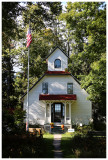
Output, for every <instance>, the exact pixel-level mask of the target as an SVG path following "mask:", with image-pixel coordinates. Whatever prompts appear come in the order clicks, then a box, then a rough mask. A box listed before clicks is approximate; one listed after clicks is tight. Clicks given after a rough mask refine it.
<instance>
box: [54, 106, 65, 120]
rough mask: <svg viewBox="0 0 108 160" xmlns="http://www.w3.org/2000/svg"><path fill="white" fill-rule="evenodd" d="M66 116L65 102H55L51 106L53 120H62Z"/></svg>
mask: <svg viewBox="0 0 108 160" xmlns="http://www.w3.org/2000/svg"><path fill="white" fill-rule="evenodd" d="M63 118H64V105H63V103H53V104H52V106H51V121H52V122H61V119H63Z"/></svg>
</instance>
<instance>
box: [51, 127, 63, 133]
mask: <svg viewBox="0 0 108 160" xmlns="http://www.w3.org/2000/svg"><path fill="white" fill-rule="evenodd" d="M64 132H65V130H62V128H61V126H54V128H51V133H52V134H63V133H64Z"/></svg>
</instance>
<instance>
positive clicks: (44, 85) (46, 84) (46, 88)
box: [42, 82, 48, 94]
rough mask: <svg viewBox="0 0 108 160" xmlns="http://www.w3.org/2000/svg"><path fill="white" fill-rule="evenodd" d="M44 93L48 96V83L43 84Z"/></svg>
mask: <svg viewBox="0 0 108 160" xmlns="http://www.w3.org/2000/svg"><path fill="white" fill-rule="evenodd" d="M42 93H43V94H48V82H43V83H42Z"/></svg>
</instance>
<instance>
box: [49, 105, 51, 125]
mask: <svg viewBox="0 0 108 160" xmlns="http://www.w3.org/2000/svg"><path fill="white" fill-rule="evenodd" d="M49 107H50V123H51V102H50V103H49Z"/></svg>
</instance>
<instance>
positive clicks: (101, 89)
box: [60, 2, 106, 119]
mask: <svg viewBox="0 0 108 160" xmlns="http://www.w3.org/2000/svg"><path fill="white" fill-rule="evenodd" d="M60 19H62V20H64V21H65V22H66V25H67V28H68V29H69V30H70V31H71V32H70V34H71V36H72V37H73V43H72V44H71V46H72V55H71V57H70V63H69V70H70V71H71V73H72V74H73V75H75V76H76V77H77V78H78V79H79V80H80V82H81V85H82V87H83V88H85V89H86V90H87V92H88V93H89V95H90V96H89V99H90V100H92V101H93V104H94V110H93V111H94V113H95V111H96V113H97V114H98V116H97V119H103V118H102V117H105V108H106V103H105V99H106V59H105V53H106V4H105V3H104V2H75V3H71V2H68V3H67V11H66V13H62V14H61V16H60ZM102 95H103V96H102ZM94 115H95V114H94Z"/></svg>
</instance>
